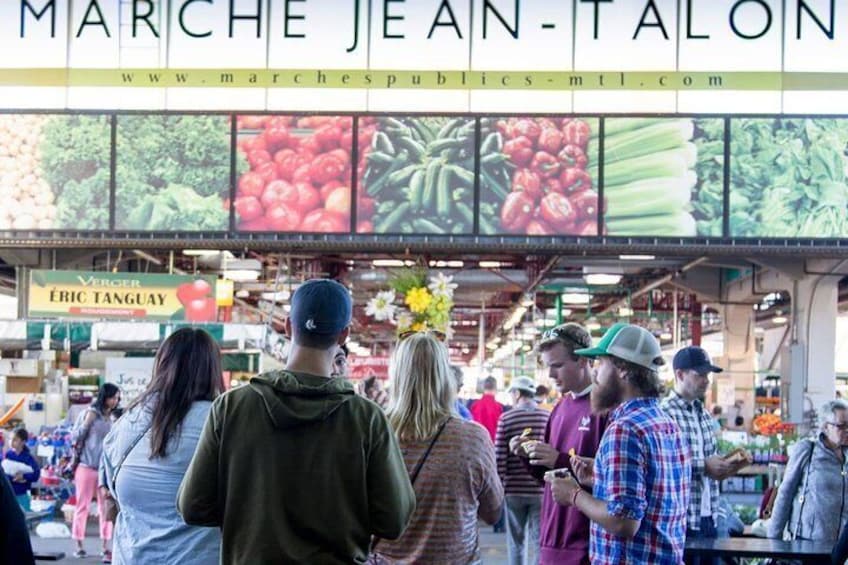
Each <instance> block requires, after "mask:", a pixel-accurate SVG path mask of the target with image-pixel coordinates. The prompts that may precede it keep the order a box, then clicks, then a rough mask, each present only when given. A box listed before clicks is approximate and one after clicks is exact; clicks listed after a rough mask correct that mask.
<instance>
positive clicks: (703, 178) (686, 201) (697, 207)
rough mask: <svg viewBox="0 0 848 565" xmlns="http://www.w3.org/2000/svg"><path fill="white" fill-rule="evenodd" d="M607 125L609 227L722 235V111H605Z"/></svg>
mask: <svg viewBox="0 0 848 565" xmlns="http://www.w3.org/2000/svg"><path fill="white" fill-rule="evenodd" d="M604 128H605V129H604V200H605V214H604V226H605V229H606V233H607V235H619V236H645V237H662V236H670V237H677V236H679V237H693V236H721V235H722V221H723V220H722V214H723V186H724V121H723V120H722V119H715V118H708V119H692V118H671V119H670V118H607V119H606V120H605V121H604Z"/></svg>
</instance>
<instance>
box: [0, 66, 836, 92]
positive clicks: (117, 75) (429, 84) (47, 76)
mask: <svg viewBox="0 0 848 565" xmlns="http://www.w3.org/2000/svg"><path fill="white" fill-rule="evenodd" d="M0 86H52V87H127V88H178V87H184V88H222V87H223V88H269V89H277V88H284V89H298V88H328V89H350V88H357V89H377V90H393V89H413V90H421V89H424V90H552V91H557V90H562V91H574V90H652V91H676V90H769V91H780V90H807V91H809V90H813V91H814V90H848V73H838V72H834V73H813V72H780V71H764V72H757V71H750V72H748V71H714V72H711V71H674V70H669V71H627V72H610V71H447V70H445V71H438V70H436V71H422V70H403V69H397V70H370V69H353V70H351V69H197V68H186V69H161V68H150V69H61V68H54V69H0Z"/></svg>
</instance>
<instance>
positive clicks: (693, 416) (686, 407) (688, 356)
mask: <svg viewBox="0 0 848 565" xmlns="http://www.w3.org/2000/svg"><path fill="white" fill-rule="evenodd" d="M672 368H673V369H674V389H672V391H671V392H670V393H669V394H668V396H666V397H665V398H663V400H662V401H661V402H660V407H661V408H662V409H663V411H665V413H666V414H668V415H669V416H671V418H672V419H673V420H674V421H675V422H676V423H677V425H678V427H679V428H680V431H681V433H682V434H683V440H684V442H685V443H686V445H687V446H688V448H689V452H690V454H691V459H690V463H691V467H692V476H691V477H690V479H689V484H690V487H691V490H690V494H689V513H688V518H687V524H686V538H687V539H689V538H692V539H695V538H717V537H718V530H717V528H716V526H717V524H718V519H719V486H718V481H720V480H723V479H725V478H727V477H729V476H731V475H733V474H735V473H736V472H737V471H738V470H739V469H741V468H742V467H745V466H747V465H748V462H747V461H746V460H742V461H740V462H738V463H729V462H727V461H725V460H724V459H722V458H721V457H719V456H718V455H716V437H715V421H714V420H713V418H712V416H710V414H709V413H708V412H707V410H706V409H705V408H704V395H705V394H706V392H707V386H709V383H710V373H720V372H721V371H722V370H721V368H720V367H716V366H715V365H713V364H712V362H710V357H709V355H708V354H707V352H706V351H704V350H703V349H701V348H700V347H696V346H690V347H684V348H683V349H681V350H680V351H678V352H677V353H676V354H675V355H674V360H673V361H672ZM717 562H718V561H717V560H713V559H700V560H698V559H697V558H696V559H695V560H694V561H693V563H717Z"/></svg>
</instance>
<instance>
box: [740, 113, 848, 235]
mask: <svg viewBox="0 0 848 565" xmlns="http://www.w3.org/2000/svg"><path fill="white" fill-rule="evenodd" d="M730 123H731V128H730V137H731V143H730V155H731V157H730V235H731V237H834V238H837V237H838V238H841V237H845V234H846V233H848V179H846V165H848V158H846V151H848V120H846V119H836V118H768V119H760V118H757V119H752V118H732V119H731V120H730Z"/></svg>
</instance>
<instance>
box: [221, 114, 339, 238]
mask: <svg viewBox="0 0 848 565" xmlns="http://www.w3.org/2000/svg"><path fill="white" fill-rule="evenodd" d="M237 130H238V152H237V160H238V161H237V179H238V180H237V183H236V199H235V202H234V206H235V211H236V226H237V229H238V230H240V231H261V232H302V233H345V232H348V231H350V213H351V203H350V195H351V189H350V185H351V180H352V178H353V175H352V173H351V165H350V156H351V148H352V147H353V137H352V136H353V118H352V117H350V116H290V115H261V116H238V118H237Z"/></svg>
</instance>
